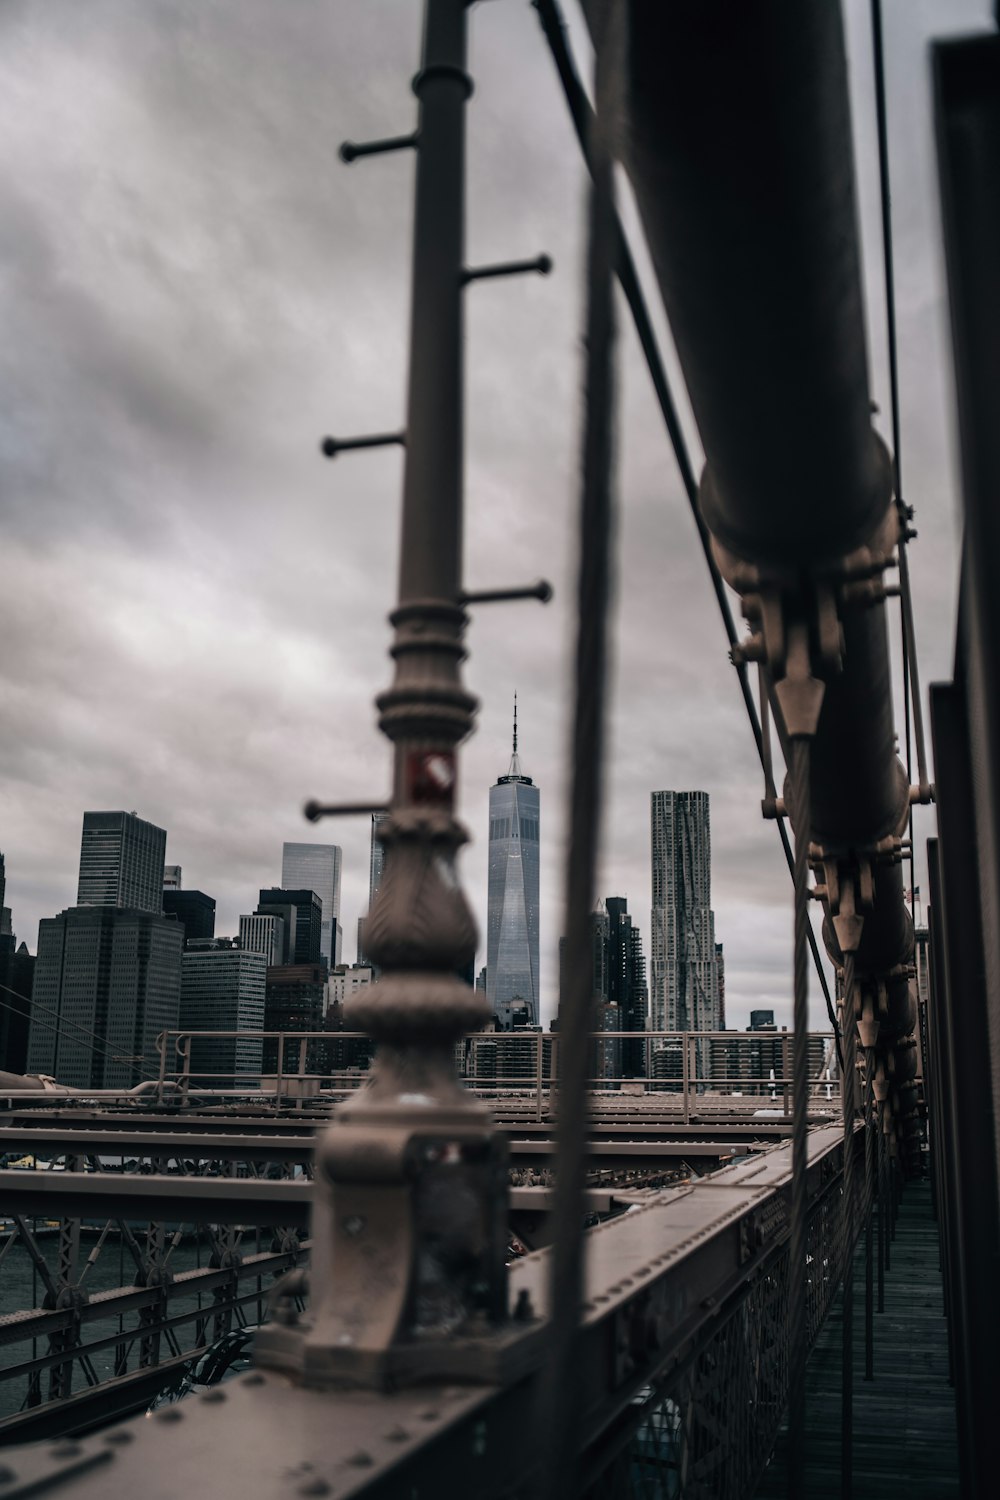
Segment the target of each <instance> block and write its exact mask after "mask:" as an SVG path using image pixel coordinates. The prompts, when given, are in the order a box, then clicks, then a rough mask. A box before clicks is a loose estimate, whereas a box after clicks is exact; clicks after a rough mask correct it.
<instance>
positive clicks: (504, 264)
mask: <svg viewBox="0 0 1000 1500" xmlns="http://www.w3.org/2000/svg"><path fill="white" fill-rule="evenodd" d="M551 270H552V257H551V255H536V256H535V257H534V258H533V259H532V260H501V261H498V262H497V263H496V264H495V265H492V266H467V267H466V268H465V270H463V271H462V274H461V278H460V279H461V282H462V285H463V286H468V285H469V282H470V281H490V280H492V279H493V278H494V277H496V276H524V275H528V274H530V273H531V272H532V271H533V272H534V273H535V274H536V275H538V276H548V275H549V273H550V272H551Z"/></svg>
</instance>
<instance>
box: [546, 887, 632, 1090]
mask: <svg viewBox="0 0 1000 1500" xmlns="http://www.w3.org/2000/svg"><path fill="white" fill-rule="evenodd" d="M566 960H567V954H566V939H565V938H562V939H560V942H559V1003H560V1007H561V1005H562V1000H563V993H564V990H565V987H566V983H567V979H568V974H567V969H566ZM590 988H591V994H592V998H593V1001H594V1015H593V1019H592V1021H591V1026H592V1029H593V1030H594V1031H634V1032H635V1033H636V1040H635V1041H634V1042H633V1041H632V1040H631V1039H628V1038H621V1039H620V1040H618V1041H615V1042H613V1043H612V1042H611V1041H607V1042H595V1043H594V1048H593V1057H594V1062H593V1068H592V1071H593V1072H594V1073H595V1075H596V1076H598V1077H600V1078H603V1079H605V1080H608V1079H610V1078H612V1077H614V1078H621V1077H624V1078H642V1077H644V1076H645V1072H646V1042H645V1039H644V1033H645V1030H646V1018H647V1015H648V1013H649V991H648V989H647V987H646V960H645V958H644V957H643V952H642V938H641V936H640V933H639V929H638V927H635V926H633V923H632V918H631V917H630V916H629V913H628V904H627V902H626V900H625V898H624V897H623V896H609V897H608V898H607V900H606V901H601V902H599V903H598V906H597V910H596V911H595V912H593V913H592V914H591V918H590Z"/></svg>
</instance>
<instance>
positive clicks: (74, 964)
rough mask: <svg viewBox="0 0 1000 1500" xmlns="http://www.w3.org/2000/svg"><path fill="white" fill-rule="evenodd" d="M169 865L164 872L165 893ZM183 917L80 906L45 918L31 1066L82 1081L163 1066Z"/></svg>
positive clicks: (148, 1074) (128, 1080)
mask: <svg viewBox="0 0 1000 1500" xmlns="http://www.w3.org/2000/svg"><path fill="white" fill-rule="evenodd" d="M162 873H163V871H162V857H161V867H160V870H159V872H158V873H157V894H159V880H160V875H162ZM183 945H184V933H183V929H182V928H181V926H180V924H179V923H178V922H174V921H172V920H170V918H168V917H164V916H161V915H160V914H159V913H157V912H150V911H137V910H135V909H134V908H132V909H129V908H124V909H123V908H121V907H113V906H76V907H71V908H70V909H69V910H68V911H64V912H60V914H59V916H57V917H45V918H43V919H42V921H41V922H39V924H38V957H37V959H36V960H35V977H34V985H33V987H32V1000H31V1030H30V1035H29V1040H28V1071H29V1072H30V1073H47V1074H50V1075H51V1076H52V1077H54V1078H56V1079H58V1081H59V1082H60V1083H65V1084H69V1085H70V1086H72V1087H75V1088H83V1089H87V1088H131V1087H132V1086H133V1084H136V1083H140V1082H142V1081H143V1080H144V1079H148V1078H155V1077H156V1076H157V1072H158V1053H157V1050H156V1038H157V1036H158V1035H159V1033H160V1032H161V1031H175V1030H176V1029H177V1017H178V1009H179V1005H180V983H181V950H182V948H183Z"/></svg>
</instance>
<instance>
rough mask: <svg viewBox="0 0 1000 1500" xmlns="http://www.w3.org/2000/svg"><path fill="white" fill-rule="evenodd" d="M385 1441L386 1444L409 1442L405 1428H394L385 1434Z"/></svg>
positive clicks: (408, 1435)
mask: <svg viewBox="0 0 1000 1500" xmlns="http://www.w3.org/2000/svg"><path fill="white" fill-rule="evenodd" d="M385 1440H386V1442H387V1443H407V1442H409V1440H410V1434H409V1433H408V1432H407V1430H406V1428H405V1427H394V1428H393V1429H392V1431H391V1432H387V1433H386V1435H385Z"/></svg>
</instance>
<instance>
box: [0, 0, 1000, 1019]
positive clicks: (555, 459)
mask: <svg viewBox="0 0 1000 1500" xmlns="http://www.w3.org/2000/svg"><path fill="white" fill-rule="evenodd" d="M884 10H885V26H886V35H887V55H888V67H889V71H888V96H889V109H890V150H891V154H892V172H893V187H894V202H893V212H894V226H895V234H896V248H897V256H898V261H897V290H898V299H899V307H898V320H899V345H900V359H901V368H902V407H903V438H904V441H903V480H904V493H905V494H906V498H907V499H908V501H909V502H910V503H911V504H913V505H915V506H916V508H917V524H918V527H919V531H920V541H919V543H918V544H917V546H916V547H915V548H914V549H913V553H912V572H913V579H914V587H915V591H916V598H917V608H918V611H919V613H918V633H919V642H920V647H921V657H922V661H921V665H922V670H923V674H924V682H925V683H927V682H930V681H933V680H936V679H940V678H942V677H945V676H947V675H948V672H949V662H950V657H951V649H952V645H951V643H952V637H953V631H954V624H953V621H954V607H955V584H956V568H957V561H956V559H957V546H956V543H957V532H958V519H957V517H958V506H957V484H956V468H955V458H954V451H953V439H952V425H953V423H952V413H951V402H952V394H951V375H950V367H949V352H948V351H949V346H948V337H947V316H946V306H945V298H944V290H943V280H942V273H941V250H940V243H939V231H938V227H937V219H936V216H937V191H936V179H935V175H934V169H933V149H932V132H931V120H930V113H929V97H928V82H927V55H926V45H927V38H928V37H929V36H931V35H935V34H937V35H939V34H942V33H943V32H945V31H951V32H954V31H956V30H967V29H971V28H978V27H981V26H982V25H983V24H985V23H986V22H987V20H988V15H989V10H990V7H989V4H988V3H987V0H886V3H885V6H884ZM420 11H421V7H420V5H419V4H418V3H417V0H87V3H86V4H80V3H79V0H6V3H5V4H4V5H3V6H2V7H0V131H2V135H3V139H4V141H5V150H4V154H3V159H2V161H0V307H2V318H3V338H2V340H0V485H2V496H3V500H2V509H3V517H2V532H0V534H2V544H3V553H2V556H3V563H2V578H3V584H2V589H0V640H2V642H3V650H2V653H0V719H2V725H0V729H2V739H0V744H2V756H3V762H2V776H0V848H2V849H3V851H4V853H5V854H6V858H7V877H8V884H7V904H8V905H10V906H12V908H13V913H14V925H15V930H16V931H17V933H18V935H19V937H21V938H24V939H26V940H27V941H28V943H29V946H30V947H31V948H32V949H34V945H35V939H36V934H37V924H38V920H39V918H40V917H43V916H47V915H51V914H52V913H54V912H56V911H58V910H60V909H62V908H63V907H65V906H67V905H69V904H71V903H72V901H73V900H74V899H75V892H76V866H77V860H78V856H79V837H80V825H81V821H82V815H83V811H84V809H86V808H118V807H124V808H135V809H136V810H137V811H138V812H139V813H140V814H141V815H142V816H143V817H146V818H149V819H151V820H152V821H154V822H156V823H159V824H160V825H161V826H163V827H165V828H166V829H167V830H168V845H167V858H168V860H169V861H170V862H171V863H179V864H181V865H182V866H183V869H184V883H185V885H187V886H192V887H200V888H201V889H203V890H205V891H207V892H209V893H210V894H211V895H214V896H215V897H216V899H217V902H218V923H217V930H218V931H219V932H220V933H230V932H234V931H235V930H236V927H237V921H238V916H239V914H240V912H243V911H249V910H252V907H253V905H254V904H255V902H256V893H257V889H258V887H259V886H260V885H268V884H271V883H272V882H276V881H277V880H278V878H279V876H280V868H281V866H280V860H281V843H282V841H283V840H285V839H300V838H316V839H324V838H329V841H330V842H337V843H340V844H341V845H342V847H343V850H344V881H343V899H342V916H341V920H342V922H343V925H344V947H345V956H346V957H347V958H348V960H350V959H353V957H354V938H355V926H356V920H357V917H358V916H359V915H360V914H361V913H362V912H363V910H364V906H365V903H366V901H367V881H368V828H367V823H366V820H356V821H353V822H349V823H348V822H343V823H340V822H338V823H336V824H329V825H322V826H321V828H320V830H319V831H318V832H317V831H316V830H312V829H310V828H309V826H308V825H306V824H305V823H304V822H303V820H302V818H301V815H300V808H301V805H302V803H303V802H304V801H305V800H306V798H307V797H309V796H312V795H318V796H321V797H323V798H329V799H331V800H334V799H337V800H342V799H356V798H362V797H368V796H375V797H377V796H381V795H383V794H384V793H385V791H386V789H387V787H388V781H389V749H388V745H387V742H385V741H384V740H383V739H382V738H381V737H380V735H379V733H378V731H377V729H376V727H375V715H374V710H373V708H372V697H373V694H374V693H375V692H376V691H378V690H380V689H381V688H383V687H384V686H385V685H386V684H387V683H388V681H389V680H390V664H389V662H388V660H387V657H386V648H387V645H388V642H389V630H388V626H387V624H386V620H385V616H386V614H387V612H388V610H389V609H390V608H391V606H392V603H393V599H394V594H395V572H396V563H397V545H398V544H397V529H398V516H399V500H400V478H401V462H402V461H401V456H400V453H399V451H398V450H386V451H383V452H377V453H371V454H364V455H356V456H343V457H341V458H339V459H338V460H337V461H336V463H334V464H332V465H331V464H324V462H323V461H322V460H321V459H320V458H319V456H318V449H317V443H318V439H319V438H320V436H321V435H322V434H323V433H325V432H330V431H332V432H338V433H341V434H349V433H357V432H364V431H378V430H385V429H391V428H393V427H395V426H398V425H400V424H401V422H402V419H403V396H404V385H405V372H406V330H407V312H408V296H409V285H408V280H409V232H410V214H411V196H412V171H413V163H412V158H411V157H410V156H409V155H407V154H406V153H403V154H400V155H398V156H393V157H385V158H379V159H376V160H374V161H370V162H367V163H359V164H356V165H355V166H353V167H351V168H347V167H344V166H343V165H341V164H340V163H339V161H338V159H337V154H336V152H337V146H338V144H339V142H340V141H341V140H342V139H344V138H345V137H351V138H354V139H365V138H367V137H372V136H377V135H384V134H396V133H399V132H403V131H406V130H408V129H409V128H411V126H412V123H413V120H414V114H415V101H414V100H413V97H412V94H411V93H410V90H409V81H410V78H411V77H412V75H413V73H414V71H415V69H416V66H417V58H418V46H419V32H420ZM867 14H868V7H867V4H864V3H862V0H851V4H850V6H849V18H848V20H849V24H848V31H849V45H850V50H851V61H852V72H853V81H854V85H855V129H856V139H857V156H858V173H859V191H860V198H861V211H862V222H863V232H864V246H865V264H866V280H867V292H868V306H869V319H870V324H871V329H870V346H871V351H872V370H873V386H874V392H875V397H876V399H877V401H878V402H879V405H880V406H881V408H882V412H883V413H884V414H885V415H884V417H883V418H882V419H881V420H882V428H883V431H884V432H885V433H886V435H887V436H888V412H889V393H888V381H887V371H886V360H885V338H884V332H883V329H884V309H883V299H882V281H881V275H882V273H881V261H880V242H879V229H878V197H877V194H878V179H877V155H876V145H875V131H874V106H873V102H872V91H871V62H870V41H869V34H868V29H867V28H868V21H867ZM574 20H575V17H574ZM472 38H473V42H472V69H473V72H474V74H475V78H476V94H475V96H474V99H473V101H472V103H471V105H470V108H469V153H468V155H469V171H470V181H469V202H468V258H469V261H470V263H483V262H485V261H488V260H498V259H508V258H513V257H520V256H526V255H533V254H536V253H538V252H539V251H542V250H545V251H547V252H548V253H549V254H551V255H552V256H553V258H554V260H555V263H556V271H555V274H554V275H553V276H551V277H549V278H547V279H541V278H534V277H532V278H523V279H519V280H517V281H511V282H496V283H486V284H483V285H479V286H476V287H474V288H471V289H470V291H469V293H468V299H469V300H468V323H467V349H468V386H467V393H468V404H467V424H466V425H467V523H466V575H467V584H468V586H469V587H482V586H485V585H490V584H498V583H518V582H522V581H527V580H529V579H532V578H534V577H536V576H538V575H539V574H545V575H547V576H549V577H550V578H551V579H552V581H553V583H554V585H555V587H556V591H557V596H556V602H555V603H554V604H553V605H551V606H549V608H548V609H547V610H543V609H541V608H540V607H539V606H538V605H534V604H523V605H509V606H499V605H497V606H490V607H487V608H482V609H480V610H478V611H477V612H476V613H475V616H474V619H473V623H472V626H471V629H470V634H469V646H470V650H471V657H470V661H469V664H468V671H467V681H468V684H469V686H470V687H471V689H472V690H473V691H474V692H475V693H477V694H478V696H479V697H480V699H481V702H482V708H481V712H480V716H479V723H478V728H477V732H476V734H475V736H474V738H473V739H472V740H471V741H470V743H469V745H468V746H467V748H466V750H465V751H464V753H463V760H462V773H461V774H462V798H461V811H462V816H463V817H464V819H465V820H466V822H467V824H468V826H469V829H470V831H471V833H472V835H473V842H472V845H471V846H470V848H469V849H468V850H467V851H466V853H465V854H464V856H463V875H464V879H465V882H466V885H467V888H468V891H469V894H470V898H471V900H472V903H473V906H474V909H475V911H476V913H477V917H478V920H479V923H480V928H481V929H482V927H483V924H484V920H485V905H486V859H485V845H484V834H485V829H486V818H487V789H488V787H489V785H490V783H491V782H492V781H494V780H495V779H496V776H497V775H498V774H500V773H502V772H503V771H505V770H506V761H507V757H508V755H509V732H510V731H509V722H510V707H511V700H512V695H513V693H514V690H515V689H516V690H517V692H518V700H519V704H520V718H521V726H522V738H521V748H522V759H523V763H524V767H525V770H526V772H527V773H528V774H530V775H531V776H533V777H534V778H535V780H536V781H537V782H538V783H539V785H540V786H541V789H542V826H543V842H542V988H543V1007H544V1009H545V1010H546V1012H547V1013H551V1011H552V1009H553V1008H554V1004H555V999H556V988H557V976H558V968H557V960H556V950H557V943H558V938H559V933H560V928H561V890H562V859H563V827H564V817H563V813H564V802H565V792H566V781H565V750H566V743H567V737H568V720H567V713H568V706H569V705H568V662H569V653H570V648H571V644H572V628H573V627H572V618H571V612H570V608H569V606H570V603H571V599H572V593H573V569H574V551H575V548H574V541H573V536H572V530H571V526H572V517H573V515H574V511H575V505H576V487H577V486H576V476H577V453H578V448H579V418H580V412H579V388H580V380H581V363H580V328H581V319H582V298H581V287H580V274H579V273H580V268H581V263H582V253H583V247H582V240H581V224H582V212H583V189H584V183H583V175H582V172H581V168H580V165H579V157H578V152H577V149H576V145H575V141H574V139H573V136H572V133H571V130H570V128H569V124H568V121H567V118H566V113H565V108H564V105H563V102H562V97H561V94H560V93H559V90H558V86H557V83H556V78H555V73H554V69H553V66H552V64H551V61H550V59H549V56H548V53H547V51H546V49H545V47H544V43H543V41H542V38H541V32H540V29H539V27H538V23H537V19H536V17H535V14H534V12H533V10H532V9H531V8H530V6H529V5H528V4H527V3H525V0H507V3H505V4H491V5H484V6H479V7H476V9H475V10H474V12H473V16H472ZM574 39H575V42H576V44H577V46H578V51H579V54H580V57H581V61H583V62H586V61H587V57H586V44H585V39H584V38H583V36H582V34H581V32H580V30H579V27H578V26H575V27H574ZM625 210H626V214H627V215H628V217H629V219H630V222H634V221H632V219H631V215H630V213H629V204H628V202H627V201H626V203H625ZM636 249H637V253H638V258H639V261H640V265H641V266H642V267H643V268H645V265H646V260H645V256H644V255H643V253H642V250H641V247H640V246H639V245H638V244H636ZM646 280H647V287H648V290H649V293H650V302H651V305H653V307H654V309H655V312H656V315H657V319H658V326H659V328H660V331H661V335H662V337H663V340H664V344H665V347H666V348H667V351H668V354H670V359H671V367H672V368H674V369H675V370H676V367H675V366H674V365H673V363H672V353H670V351H669V340H668V338H667V334H666V330H665V328H664V325H663V319H662V316H661V314H660V309H659V305H658V299H657V297H656V293H655V288H654V287H653V286H652V283H651V281H650V280H649V278H648V276H647V278H646ZM623 314H624V309H623ZM621 352H622V358H621V374H622V391H621V400H620V424H619V448H620V469H619V494H620V502H621V515H620V527H619V537H618V553H619V555H618V567H619V585H618V597H617V606H616V615H615V624H614V630H615V677H614V690H613V699H612V705H613V707H612V714H611V722H610V754H609V761H608V799H607V807H606V816H605V820H604V828H605V839H604V856H603V864H602V875H601V879H600V882H599V893H600V894H602V895H604V894H624V895H627V896H628V898H629V904H630V908H631V910H632V912H633V914H634V915H635V916H636V917H637V919H638V920H639V922H640V925H641V927H642V929H643V934H644V940H645V941H646V944H647V953H648V932H649V911H648V906H649V899H650V897H649V886H650V878H649V832H648V822H649V793H650V791H651V790H653V789H657V788H665V787H669V788H676V789H688V788H695V787H697V788H702V789H704V790H706V791H708V792H709V793H710V794H711V798H712V835H713V852H714V860H713V904H714V907H715V911H716V931H717V936H718V937H719V938H720V939H722V941H723V942H724V943H725V950H726V981H727V994H728V1009H729V1018H730V1024H736V1025H745V1024H746V1021H747V1012H748V1010H749V1009H750V1008H751V1007H753V1006H757V1005H766V1006H772V1005H773V1006H774V1008H775V1011H776V1012H777V1014H778V1019H779V1021H781V1020H787V1019H788V1017H789V1011H790V1006H789V1003H788V993H789V975H790V970H791V955H790V933H791V918H790V907H789V892H788V880H787V875H786V873H785V870H784V866H783V862H782V860H781V858H780V851H779V848H778V844H777V839H776V836H775V831H774V829H773V828H772V827H770V826H768V825H766V824H763V823H762V822H761V819H760V815H759V798H760V785H759V772H758V770H757V767H756V759H755V755H754V751H753V743H752V740H751V737H750V733H749V730H748V728H747V725H746V722H745V719H744V716H743V710H742V705H741V702H740V699H739V694H738V691H737V687H736V684H735V682H734V680H733V672H732V668H731V667H730V666H729V664H728V661H727V655H726V649H725V637H724V634H723V631H722V627H721V624H720V622H719V620H718V616H717V611H716V607H715V603H714V599H713V596H712V593H711V589H710V586H709V583H708V579H707V575H706V571H705V567H704V563H703V561H702V559H701V556H700V551H699V548H698V544H697V538H696V534H695V529H694V526H693V523H692V521H691V518H690V515H689V514H688V511H687V502H686V499H685V497H684V494H683V490H682V488H681V485H680V482H679V479H678V476H677V473H676V469H675V465H674V463H673V459H672V455H671V453H670V450H669V446H668V443H667V439H666V436H665V434H664V432H663V429H662V425H661V422H660V420H659V417H658V412H657V410H656V408H655V406H654V402H653V399H652V396H651V393H650V390H649V386H648V380H647V378H646V373H645V369H644V366H643V365H642V362H641V357H640V355H639V352H638V349H637V346H636V343H635V339H634V337H633V335H632V333H631V329H630V328H629V327H628V325H627V321H626V319H625V317H624V315H623V319H622V338H621ZM677 385H678V392H679V381H678V382H677ZM688 430H689V432H690V434H691V439H692V443H693V444H694V445H695V446H696V445H697V438H696V435H695V433H694V431H693V428H692V425H691V423H690V420H688ZM930 826H931V824H930V818H929V816H928V815H927V814H920V815H919V816H918V826H917V832H918V836H919V837H920V838H921V840H922V839H923V838H924V837H925V836H926V834H927V833H928V832H929V831H930ZM918 878H919V877H918ZM922 884H923V885H924V888H925V891H926V881H923V882H922ZM478 962H479V964H482V963H483V962H485V952H481V953H480V957H479V960H478ZM821 1015H822V1006H821V1002H819V1001H818V1000H817V999H816V998H815V997H814V1005H813V1016H814V1020H815V1022H816V1024H819V1022H820V1019H821Z"/></svg>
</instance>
